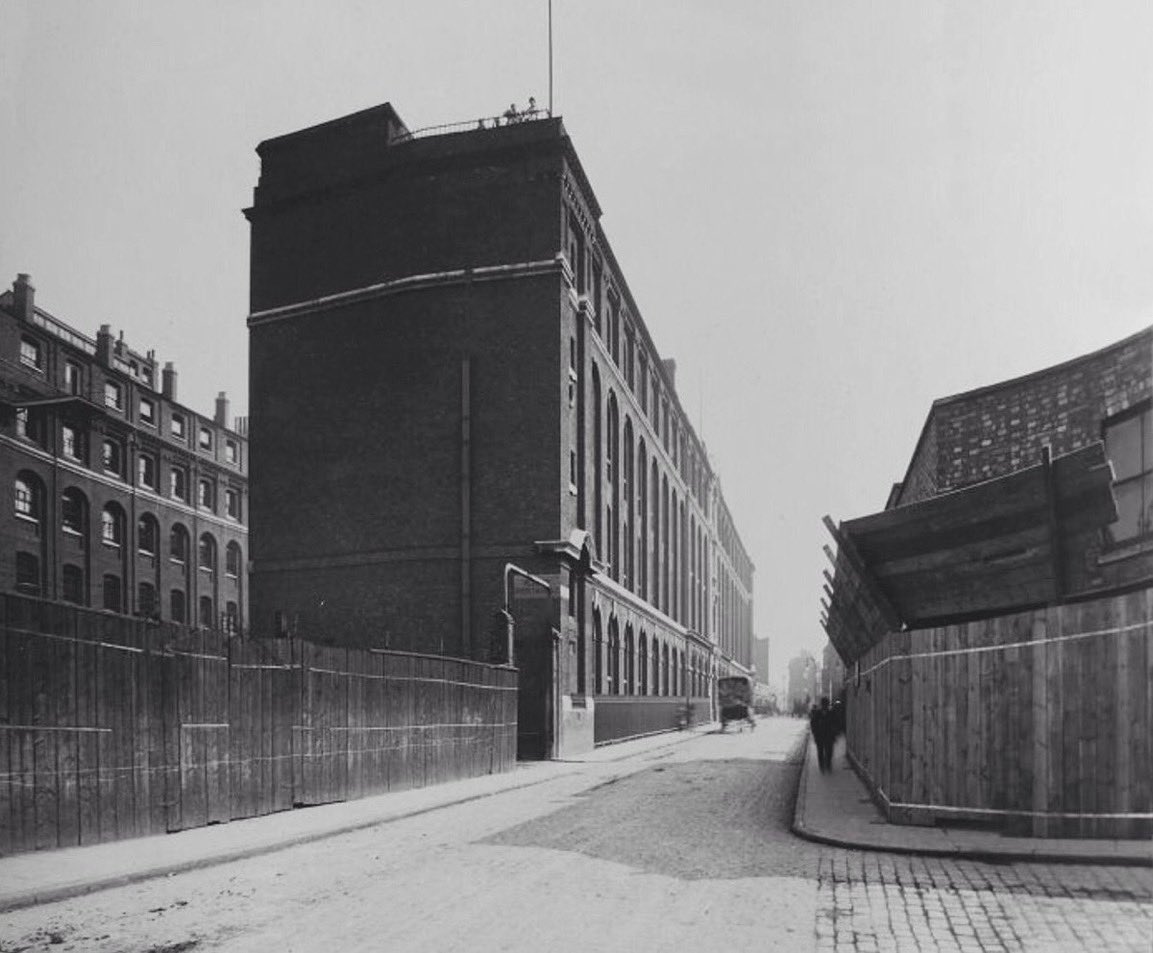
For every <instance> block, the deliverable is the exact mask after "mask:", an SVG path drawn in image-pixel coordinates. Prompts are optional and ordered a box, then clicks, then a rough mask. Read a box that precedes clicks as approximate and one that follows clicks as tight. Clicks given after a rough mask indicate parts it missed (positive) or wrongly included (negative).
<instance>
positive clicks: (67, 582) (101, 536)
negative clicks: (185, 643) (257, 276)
mask: <svg viewBox="0 0 1153 953" xmlns="http://www.w3.org/2000/svg"><path fill="white" fill-rule="evenodd" d="M176 381H177V378H176V371H175V370H174V369H173V367H172V365H171V364H167V365H165V366H164V367H163V368H162V369H161V368H158V367H157V362H156V356H155V353H154V352H152V351H149V352H147V353H144V354H141V353H138V352H136V351H133V350H132V349H131V348H129V347H128V346H127V344H125V342H124V340H123V338H122V337H121V338H114V337H113V335H112V332H111V330H110V328H109V327H108V326H107V325H105V326H103V327H101V328H100V331H99V333H98V334H97V335H96V338H95V339H92V338H89V337H87V336H85V335H83V334H81V333H80V332H78V331H76V330H75V329H73V328H72V327H70V326H68V325H67V324H65V323H64V322H63V321H61V320H59V319H58V318H55V317H53V316H52V315H51V314H49V313H48V312H47V311H45V310H44V309H42V308H40V307H37V305H36V303H35V298H34V289H33V287H32V283H31V282H30V280H29V279H28V276H27V275H19V276H18V277H17V279H16V282H15V284H14V285H13V287H12V289H11V290H10V291H6V292H4V293H3V294H0V480H2V481H3V484H4V486H6V487H8V492H7V500H8V505H7V506H6V507H5V511H4V513H3V514H2V518H0V589H2V590H6V591H16V592H21V593H24V594H26V595H33V596H39V597H42V598H48V599H56V600H62V601H65V602H71V603H74V604H76V605H83V606H92V607H94V608H98V609H106V610H109V611H111V612H117V613H124V614H129V615H140V616H146V617H151V618H161V619H165V620H170V621H173V622H183V623H188V624H196V625H201V626H207V627H211V628H222V629H225V630H229V631H239V630H241V629H242V628H243V626H244V625H245V621H246V615H247V607H246V596H247V593H246V591H245V590H246V579H245V575H246V560H247V558H248V539H247V537H248V533H247V529H246V517H247V512H246V510H247V505H248V500H247V484H248V480H247V476H246V474H247V468H248V460H247V456H248V448H247V440H246V439H245V437H244V435H243V434H242V433H241V432H240V431H239V430H237V429H234V428H233V427H232V426H230V422H229V419H228V415H229V409H228V401H227V399H226V397H225V395H224V394H221V395H220V396H219V397H218V398H217V401H216V411H215V414H214V416H212V417H205V416H201V415H200V414H197V413H196V412H195V411H192V410H190V409H189V408H188V407H185V406H184V405H183V404H180V403H178V402H177V394H176Z"/></svg>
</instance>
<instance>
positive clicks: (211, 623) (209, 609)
mask: <svg viewBox="0 0 1153 953" xmlns="http://www.w3.org/2000/svg"><path fill="white" fill-rule="evenodd" d="M199 608H200V618H199V619H197V622H199V623H200V625H201V626H203V627H204V628H206V629H212V628H215V627H216V613H215V610H214V607H213V605H212V596H201V597H200V607H199Z"/></svg>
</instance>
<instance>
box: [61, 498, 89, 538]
mask: <svg viewBox="0 0 1153 953" xmlns="http://www.w3.org/2000/svg"><path fill="white" fill-rule="evenodd" d="M60 525H61V528H62V529H63V530H64V532H65V533H68V534H70V535H72V536H80V537H85V536H87V535H88V500H87V498H86V497H85V496H84V494H83V493H81V492H80V491H79V490H77V489H76V488H75V487H69V488H68V489H67V490H65V491H64V492H63V493H62V494H60Z"/></svg>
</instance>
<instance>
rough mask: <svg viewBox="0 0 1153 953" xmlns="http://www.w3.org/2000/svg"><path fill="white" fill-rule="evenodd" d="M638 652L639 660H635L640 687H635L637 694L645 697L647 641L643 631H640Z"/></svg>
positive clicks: (647, 669)
mask: <svg viewBox="0 0 1153 953" xmlns="http://www.w3.org/2000/svg"><path fill="white" fill-rule="evenodd" d="M638 651H639V654H640V658H639V659H638V660H637V672H638V674H639V675H640V685H638V686H637V692H638V694H641V695H647V694H648V693H649V640H648V637H647V636H646V635H645V632H644V629H641V638H640V646H639V649H638Z"/></svg>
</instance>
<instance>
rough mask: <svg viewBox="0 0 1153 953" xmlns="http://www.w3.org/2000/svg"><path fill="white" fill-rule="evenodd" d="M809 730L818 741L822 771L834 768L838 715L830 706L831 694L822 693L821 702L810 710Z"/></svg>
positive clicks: (818, 759)
mask: <svg viewBox="0 0 1153 953" xmlns="http://www.w3.org/2000/svg"><path fill="white" fill-rule="evenodd" d="M809 730H810V731H812V733H813V741H815V742H816V743H817V766H818V767H819V768H820V769H821V772H822V773H824V772H825V771H832V770H833V743H834V742H835V741H836V740H837V734H836V732H837V727H836V715H835V714H834V713H833V711H832V709H830V708H829V696H828V695H822V696H821V703H820V705H818V706H817V707H816V708H814V709H813V710H812V711H811V712H809Z"/></svg>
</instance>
